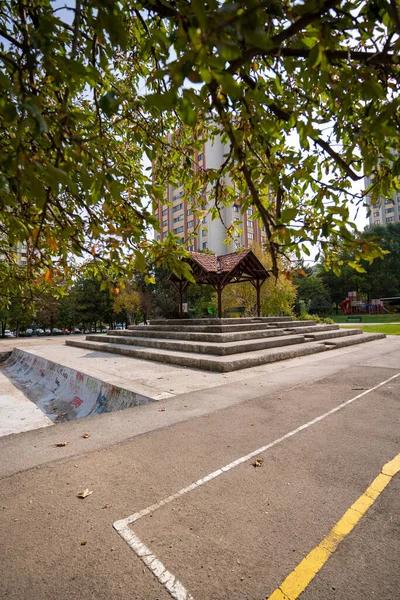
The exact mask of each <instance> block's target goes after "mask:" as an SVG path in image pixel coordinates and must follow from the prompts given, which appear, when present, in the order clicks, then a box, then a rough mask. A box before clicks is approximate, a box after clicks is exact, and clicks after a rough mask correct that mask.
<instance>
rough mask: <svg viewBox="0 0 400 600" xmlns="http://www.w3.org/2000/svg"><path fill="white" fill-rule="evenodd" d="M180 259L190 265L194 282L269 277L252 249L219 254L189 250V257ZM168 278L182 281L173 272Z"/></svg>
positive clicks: (253, 279) (257, 279) (220, 284)
mask: <svg viewBox="0 0 400 600" xmlns="http://www.w3.org/2000/svg"><path fill="white" fill-rule="evenodd" d="M182 260H184V261H185V262H187V263H189V265H190V266H191V268H192V274H193V277H194V278H195V280H196V283H209V284H212V285H214V286H216V285H219V286H225V285H228V284H229V283H239V282H241V281H265V280H266V279H267V278H268V277H269V272H268V271H267V269H266V268H265V267H264V265H263V264H262V263H261V261H260V260H259V259H258V258H257V256H256V255H255V254H254V252H253V251H252V250H243V251H242V252H232V253H231V254H222V255H220V256H216V255H213V254H203V253H201V252H191V253H190V256H189V257H186V258H184V259H182ZM170 280H171V281H172V282H173V283H174V282H178V281H179V282H181V281H182V280H181V278H180V277H178V276H177V275H175V274H174V273H172V274H171V275H170ZM185 287H186V286H185Z"/></svg>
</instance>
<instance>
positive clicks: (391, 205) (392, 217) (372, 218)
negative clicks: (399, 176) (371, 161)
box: [365, 177, 400, 225]
mask: <svg viewBox="0 0 400 600" xmlns="http://www.w3.org/2000/svg"><path fill="white" fill-rule="evenodd" d="M370 185H371V180H370V179H369V178H368V177H366V178H365V188H366V189H367V188H368V187H369V186H370ZM367 205H368V207H369V211H370V213H369V224H370V225H386V224H387V223H400V190H397V192H396V193H394V194H393V196H392V197H391V198H386V199H383V198H380V200H379V202H378V203H376V204H371V197H370V196H367Z"/></svg>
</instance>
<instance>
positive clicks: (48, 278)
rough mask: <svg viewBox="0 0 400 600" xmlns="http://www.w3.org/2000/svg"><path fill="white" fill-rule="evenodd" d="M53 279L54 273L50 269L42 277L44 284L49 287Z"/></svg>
mask: <svg viewBox="0 0 400 600" xmlns="http://www.w3.org/2000/svg"><path fill="white" fill-rule="evenodd" d="M53 277H54V273H53V271H52V270H51V269H47V271H46V273H45V276H44V280H45V282H46V283H48V284H49V285H51V284H52V283H53Z"/></svg>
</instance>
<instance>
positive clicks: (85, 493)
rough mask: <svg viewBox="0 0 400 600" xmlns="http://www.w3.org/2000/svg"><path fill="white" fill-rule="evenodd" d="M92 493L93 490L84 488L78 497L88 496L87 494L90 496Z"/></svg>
mask: <svg viewBox="0 0 400 600" xmlns="http://www.w3.org/2000/svg"><path fill="white" fill-rule="evenodd" d="M90 494H93V492H91V491H89V489H88V488H86V490H83V492H79V494H78V498H86V497H87V496H90Z"/></svg>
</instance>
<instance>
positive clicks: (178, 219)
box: [174, 215, 184, 223]
mask: <svg viewBox="0 0 400 600" xmlns="http://www.w3.org/2000/svg"><path fill="white" fill-rule="evenodd" d="M183 219H184V216H183V215H179V217H175V219H174V223H178V221H183Z"/></svg>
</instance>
